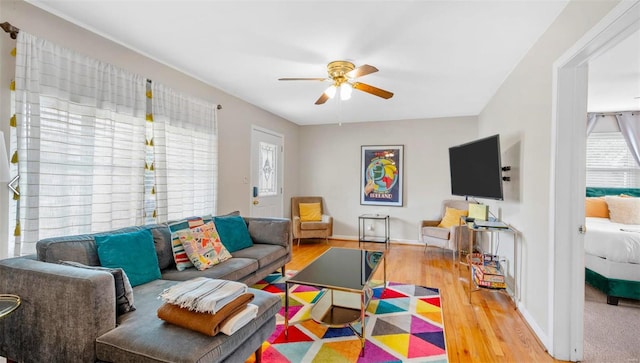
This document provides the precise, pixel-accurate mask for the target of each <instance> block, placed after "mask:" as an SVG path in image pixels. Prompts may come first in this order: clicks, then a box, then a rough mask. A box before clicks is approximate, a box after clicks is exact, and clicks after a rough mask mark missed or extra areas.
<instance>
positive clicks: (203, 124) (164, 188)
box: [151, 82, 218, 222]
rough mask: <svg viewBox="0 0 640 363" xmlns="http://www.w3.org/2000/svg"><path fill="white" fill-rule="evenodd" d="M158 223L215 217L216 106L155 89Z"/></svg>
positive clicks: (174, 92) (165, 88)
mask: <svg viewBox="0 0 640 363" xmlns="http://www.w3.org/2000/svg"><path fill="white" fill-rule="evenodd" d="M151 88H152V95H153V96H152V102H151V103H152V105H153V107H152V110H153V123H154V127H153V134H154V143H155V147H154V154H155V173H156V200H157V221H158V222H166V221H167V220H175V219H179V218H184V217H187V216H191V215H204V214H214V213H215V212H216V207H217V190H218V188H217V184H218V171H217V170H218V131H217V121H216V107H217V105H215V104H213V103H210V102H207V101H204V100H201V99H197V98H194V97H190V96H187V95H184V94H182V93H179V92H176V91H174V90H172V89H170V88H168V87H165V86H163V85H161V84H157V83H155V82H153V83H152V87H151Z"/></svg>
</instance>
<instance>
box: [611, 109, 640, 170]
mask: <svg viewBox="0 0 640 363" xmlns="http://www.w3.org/2000/svg"><path fill="white" fill-rule="evenodd" d="M616 119H617V120H618V126H619V127H620V132H622V136H624V139H625V140H626V141H627V146H629V150H630V151H631V155H633V158H634V159H636V163H638V165H640V111H633V112H620V113H617V114H616Z"/></svg>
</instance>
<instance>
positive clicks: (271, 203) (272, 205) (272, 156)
mask: <svg viewBox="0 0 640 363" xmlns="http://www.w3.org/2000/svg"><path fill="white" fill-rule="evenodd" d="M283 151H284V150H283V137H282V135H279V134H277V133H275V132H273V131H270V130H267V129H263V128H260V127H256V126H254V127H252V128H251V216H252V217H278V218H282V217H283V195H282V193H283V190H282V179H283V177H282V176H283V171H284V158H283V157H282V156H283Z"/></svg>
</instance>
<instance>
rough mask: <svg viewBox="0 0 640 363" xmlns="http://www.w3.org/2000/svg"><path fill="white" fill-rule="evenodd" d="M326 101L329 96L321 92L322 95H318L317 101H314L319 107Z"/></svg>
mask: <svg viewBox="0 0 640 363" xmlns="http://www.w3.org/2000/svg"><path fill="white" fill-rule="evenodd" d="M328 99H329V96H327V94H326V93H324V92H322V94H321V95H320V98H318V100H317V101H316V105H321V104H323V103H325V102H327V100H328Z"/></svg>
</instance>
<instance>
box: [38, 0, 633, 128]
mask: <svg viewBox="0 0 640 363" xmlns="http://www.w3.org/2000/svg"><path fill="white" fill-rule="evenodd" d="M27 1H28V2H30V3H32V4H34V5H35V6H38V7H41V8H43V9H45V10H47V11H50V12H52V13H54V14H56V15H58V16H61V17H63V18H65V19H67V20H70V21H72V22H73V23H76V24H78V25H80V26H82V27H85V28H87V29H89V30H91V31H94V32H96V33H98V34H101V35H103V36H105V37H107V38H109V39H112V40H114V41H116V42H118V43H121V44H123V45H125V46H127V47H129V48H131V49H134V50H136V51H138V52H140V53H142V54H145V55H147V56H149V57H151V58H153V59H156V60H158V61H160V62H162V63H165V64H167V65H169V66H171V67H174V68H176V69H178V70H181V71H183V72H185V73H187V74H189V75H191V76H194V77H196V78H198V79H200V80H202V81H204V82H206V83H208V84H210V85H212V86H214V87H217V88H219V89H221V90H223V91H225V92H227V93H229V94H232V95H234V96H237V97H239V98H241V99H243V100H245V101H247V102H250V103H252V104H254V105H256V106H258V107H260V108H263V109H265V110H268V111H270V112H272V113H274V114H277V115H279V116H281V117H283V118H285V119H288V120H290V121H292V122H295V123H297V124H300V125H312V124H326V123H337V122H359V121H382V120H401V119H422V118H432V117H445V116H461V115H477V114H479V113H480V112H481V111H482V109H483V107H484V106H485V104H486V103H487V101H488V100H489V99H490V98H491V96H492V95H493V94H494V93H495V91H496V90H497V89H498V87H499V86H500V84H501V83H502V82H503V81H504V79H505V78H506V77H507V76H508V74H509V72H510V71H511V70H512V69H513V68H514V67H515V66H516V65H517V63H518V62H519V61H520V60H521V59H522V58H523V57H524V55H525V54H526V52H527V51H528V50H529V49H530V48H531V46H532V45H533V44H534V42H535V41H536V40H537V39H538V38H539V37H540V36H541V35H542V33H544V31H545V30H546V29H547V28H548V27H549V25H550V24H551V23H552V22H553V20H554V19H555V18H556V17H557V15H558V14H559V13H560V12H561V11H562V9H563V8H564V6H565V5H566V3H567V2H566V1H564V0H555V1H526V0H522V1H506V0H505V1H486V0H470V1H363V0H359V1H350V2H341V1H313V0H296V1H294V0H289V1H212V0H209V1H206V0H200V1H178V0H173V1H171V0H164V1H161V0H130V1H107V0H100V1H99V0H65V1H61V0H27ZM338 59H345V60H351V61H352V62H354V63H355V64H356V66H359V65H362V64H370V65H374V66H376V67H377V68H378V69H379V70H380V71H379V72H377V73H374V74H370V75H367V76H364V77H362V78H359V79H358V80H359V81H361V82H364V83H367V84H370V85H373V86H376V87H379V88H383V89H386V90H389V91H392V92H394V93H395V95H394V97H393V98H391V99H389V100H384V99H381V98H378V97H375V96H372V95H369V94H366V93H363V92H359V91H354V92H353V97H352V99H351V100H348V101H342V102H341V101H337V100H336V99H334V100H330V101H328V102H327V103H326V104H324V105H321V106H317V105H315V104H314V102H315V100H316V99H317V98H318V97H319V96H320V94H321V93H322V91H323V90H324V89H325V88H326V87H327V86H328V84H326V83H322V82H313V81H298V82H282V81H278V80H277V79H278V78H280V77H325V76H326V64H327V63H328V62H330V61H333V60H338ZM638 96H640V94H639V95H638Z"/></svg>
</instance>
